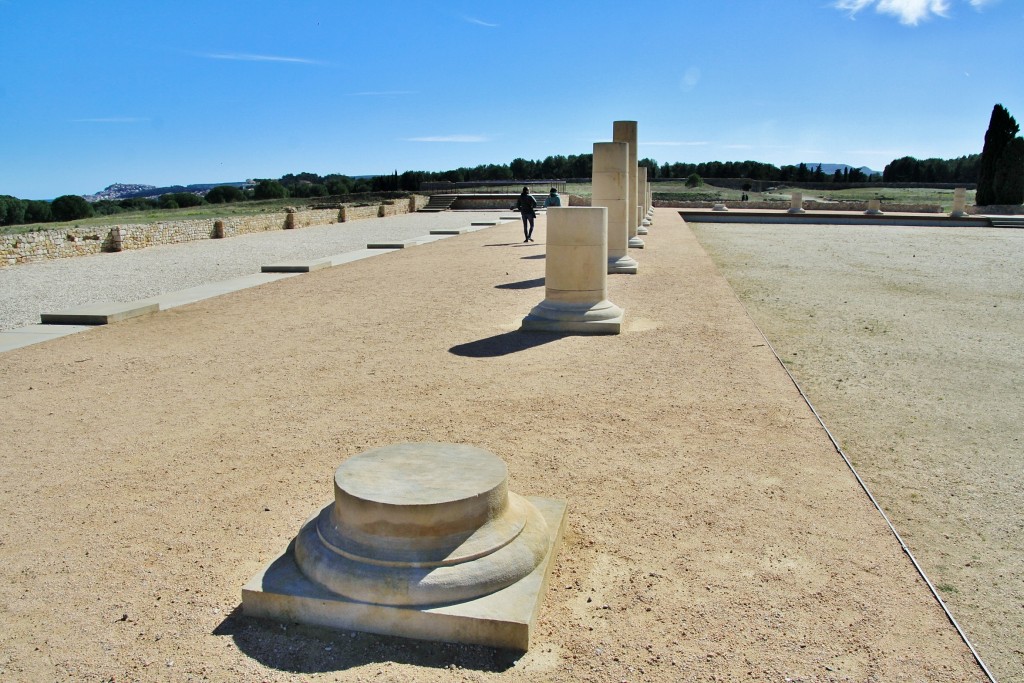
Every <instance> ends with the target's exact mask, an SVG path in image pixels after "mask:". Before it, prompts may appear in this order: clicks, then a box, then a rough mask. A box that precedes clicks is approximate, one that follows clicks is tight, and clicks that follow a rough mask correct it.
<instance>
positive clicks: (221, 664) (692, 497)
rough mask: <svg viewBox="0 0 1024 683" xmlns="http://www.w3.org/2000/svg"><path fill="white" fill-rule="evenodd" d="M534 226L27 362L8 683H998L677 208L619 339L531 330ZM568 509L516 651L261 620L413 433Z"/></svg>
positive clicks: (73, 339)
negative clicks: (283, 571)
mask: <svg viewBox="0 0 1024 683" xmlns="http://www.w3.org/2000/svg"><path fill="white" fill-rule="evenodd" d="M537 234H538V241H537V242H536V243H535V244H531V245H522V244H520V243H519V238H520V235H521V233H520V229H519V227H518V226H517V225H516V224H507V225H503V226H499V227H496V228H493V229H488V230H485V231H481V232H477V233H472V234H468V235H462V236H459V237H456V238H453V239H450V240H445V241H441V242H436V243H433V244H428V245H423V246H420V247H415V248H412V249H407V250H404V251H401V252H395V253H392V254H388V255H386V256H380V257H377V258H374V259H369V260H366V261H359V262H356V263H351V264H348V265H345V266H342V267H338V268H333V269H329V270H321V271H317V272H314V273H310V274H308V275H304V276H302V277H296V278H291V279H288V280H283V281H280V282H276V283H274V284H271V285H265V286H263V287H259V288H255V289H250V290H245V291H242V292H237V293H234V294H231V295H226V296H223V297H219V298H216V299H211V300H208V301H205V302H200V303H197V304H194V305H191V306H183V307H180V308H176V309H173V310H170V311H166V312H163V313H159V314H156V315H152V316H148V317H145V318H137V319H133V320H129V321H125V322H123V323H119V324H116V325H112V326H108V327H104V328H101V329H97V330H95V331H90V332H86V333H82V334H78V335H73V336H70V337H65V338H62V339H58V340H55V341H52V342H48V343H46V344H41V345H36V346H32V347H26V348H23V349H18V350H16V351H12V352H9V353H7V354H5V355H4V356H3V363H2V364H0V401H2V405H3V439H2V441H0V471H2V472H3V479H2V485H0V506H2V508H3V510H4V511H5V514H4V516H3V518H2V521H0V578H2V581H0V623H2V624H3V629H2V631H0V678H3V680H12V681H21V680H27V681H38V680H89V681H96V680H115V681H123V680H143V681H190V680H215V681H221V680H223V681H234V680H240V681H260V680H268V681H292V680H342V681H355V680H415V681H457V680H470V681H474V680H480V681H486V680H507V681H536V680H549V681H624V680H625V681H671V680H700V681H709V680H720V681H732V680H735V681H740V680H751V681H765V680H770V681H788V680H792V681H832V680H836V681H840V680H843V681H845V680H849V681H901V680H902V681H965V680H967V681H972V680H975V681H976V680H983V677H982V674H981V672H980V670H979V669H978V667H977V665H976V664H975V662H974V661H973V659H972V657H971V656H970V653H969V651H968V650H967V648H966V646H965V645H964V644H963V643H962V641H960V640H959V638H958V637H957V635H956V633H955V631H954V630H953V628H952V627H951V626H950V624H949V622H948V621H947V620H946V618H945V616H944V614H943V613H942V611H941V609H940V608H939V606H938V604H937V603H936V601H935V600H934V599H933V598H932V597H931V596H930V594H929V593H928V591H927V589H926V587H925V585H924V583H923V582H922V580H921V579H920V578H919V577H918V576H917V574H916V573H915V572H914V570H913V568H912V566H911V564H910V562H909V560H908V559H907V557H906V556H905V555H904V554H903V553H902V551H901V550H900V548H899V546H898V544H897V543H896V541H895V540H894V537H893V536H892V534H891V533H890V532H889V530H888V528H887V527H886V526H885V524H884V522H883V520H882V518H881V517H880V515H879V514H878V513H877V511H875V510H874V508H873V507H872V506H871V504H870V502H869V501H868V499H867V498H866V497H865V495H864V494H863V492H862V491H860V490H859V488H858V487H857V485H856V483H855V481H854V479H853V477H852V475H851V474H850V472H849V471H848V470H847V469H846V468H845V466H844V465H843V463H842V461H841V459H840V458H839V457H838V455H837V454H836V452H835V451H834V449H832V447H831V445H830V442H829V441H828V439H827V436H826V434H825V433H824V432H823V430H822V429H821V427H820V425H819V424H818V423H817V421H816V420H815V419H814V418H813V416H812V414H811V413H810V411H809V409H808V408H807V406H806V405H805V404H804V403H803V402H802V400H801V398H800V396H799V394H798V393H797V391H796V389H795V388H794V386H793V385H792V383H791V382H790V381H789V379H788V377H787V376H786V374H785V372H784V370H783V368H782V367H781V366H780V365H779V364H778V362H777V361H776V359H775V357H774V356H773V355H772V353H771V351H770V349H769V348H768V347H767V346H766V345H765V343H764V339H763V338H762V337H761V336H760V335H759V333H758V332H757V330H756V328H755V327H754V325H753V324H752V323H751V321H750V319H749V318H748V317H747V315H746V314H745V312H744V309H743V307H742V305H741V304H740V302H739V300H738V299H737V298H736V297H735V295H734V294H733V292H732V290H731V289H730V287H729V285H728V284H727V282H726V281H725V279H724V278H722V277H721V276H720V275H719V274H718V272H717V270H716V269H715V267H714V265H713V264H712V262H711V260H710V259H709V258H708V257H707V255H706V254H705V253H704V251H703V249H702V248H701V247H700V246H699V244H698V243H697V241H696V239H695V238H694V236H693V234H692V233H691V231H690V230H689V228H688V227H686V226H685V224H684V223H683V222H682V220H681V219H680V218H679V217H678V215H677V214H675V213H673V212H671V211H667V210H659V212H658V214H657V218H656V221H655V225H654V226H653V227H652V229H651V233H650V234H649V235H648V236H647V237H646V238H645V239H646V242H647V249H645V250H643V251H642V252H640V253H638V254H637V258H638V259H639V260H640V263H641V271H640V274H639V275H636V276H625V275H623V276H615V277H613V278H611V279H610V281H609V298H610V299H611V300H612V301H614V302H615V303H616V304H618V305H620V306H622V307H624V308H625V309H626V313H627V329H626V331H625V332H624V333H623V334H621V335H618V336H614V337H580V336H565V337H561V336H557V335H544V334H534V335H524V334H521V333H518V332H516V331H515V329H516V327H517V326H518V321H519V320H520V319H521V318H522V316H523V315H525V314H526V312H528V311H529V309H530V308H531V307H532V306H533V305H535V304H536V303H538V302H539V301H541V299H542V298H543V295H544V288H543V275H544V260H543V255H544V240H543V236H544V228H543V222H542V221H541V222H540V225H539V227H538V233H537ZM425 440H429V441H450V442H458V443H469V444H475V445H478V446H481V447H484V448H487V449H489V450H491V451H493V452H495V453H497V454H498V455H500V456H501V457H502V458H504V459H505V460H506V462H507V463H508V465H509V470H510V488H511V489H512V490H514V491H516V492H517V493H520V494H524V495H543V496H551V497H561V498H565V499H567V500H568V501H569V523H568V530H567V535H566V538H565V541H564V544H563V546H562V548H561V550H560V552H559V555H558V558H557V562H556V565H555V568H554V570H553V574H552V577H551V584H550V587H549V589H548V591H547V594H546V597H545V601H544V605H543V609H542V613H541V615H540V618H539V622H538V624H537V629H536V632H535V634H534V637H533V643H532V647H531V649H530V651H529V652H528V653H527V654H525V655H523V656H517V655H514V654H511V653H507V652H498V651H492V650H488V649H485V648H476V647H468V646H459V645H439V644H432V643H421V642H413V641H406V640H401V639H396V638H386V637H380V636H374V635H368V634H362V633H340V634H338V633H330V632H325V631H318V630H314V629H308V628H304V627H297V626H294V625H285V624H276V623H271V622H262V621H256V620H251V619H247V618H246V617H245V616H244V614H242V613H241V611H240V610H239V603H240V591H241V587H242V585H243V584H244V583H245V582H246V581H247V580H248V579H249V578H250V577H251V576H252V575H253V574H254V573H255V572H256V571H257V570H258V569H259V568H260V567H261V566H262V565H263V564H264V563H266V562H267V561H268V560H270V559H271V558H273V557H274V556H275V555H276V554H277V553H278V552H279V551H280V550H281V549H282V548H283V547H284V545H285V544H286V543H287V542H288V540H289V539H290V538H291V537H292V536H294V534H295V533H296V532H297V530H298V528H299V526H300V525H301V524H302V522H303V521H304V520H305V519H306V518H307V517H308V516H309V515H310V514H312V513H313V512H314V511H316V510H318V509H319V508H320V507H321V506H322V505H323V504H325V503H326V502H327V501H329V500H330V498H331V477H332V473H333V470H334V468H335V467H336V466H337V465H338V464H339V463H340V462H341V461H342V460H344V459H345V458H347V457H350V456H352V455H354V454H356V453H359V452H361V451H363V450H365V449H368V448H371V447H375V446H380V445H385V444H389V443H397V442H406V441H425Z"/></svg>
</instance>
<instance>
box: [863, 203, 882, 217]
mask: <svg viewBox="0 0 1024 683" xmlns="http://www.w3.org/2000/svg"><path fill="white" fill-rule="evenodd" d="M864 213H865V214H867V215H869V216H878V215H879V214H881V213H882V200H880V199H869V200H868V210H867V211H865V212H864Z"/></svg>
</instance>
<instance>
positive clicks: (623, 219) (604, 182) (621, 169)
mask: <svg viewBox="0 0 1024 683" xmlns="http://www.w3.org/2000/svg"><path fill="white" fill-rule="evenodd" d="M628 184H629V145H628V144H627V143H625V142H595V143H594V171H593V185H592V188H593V189H592V194H591V200H590V205H591V206H603V207H605V208H606V209H608V272H609V273H636V271H637V266H638V265H639V264H637V262H636V259H634V258H633V257H632V256H630V255H629V246H628V242H629V217H630V212H629V211H628V207H627V205H626V192H627V186H628Z"/></svg>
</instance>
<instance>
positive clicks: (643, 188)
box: [636, 166, 651, 235]
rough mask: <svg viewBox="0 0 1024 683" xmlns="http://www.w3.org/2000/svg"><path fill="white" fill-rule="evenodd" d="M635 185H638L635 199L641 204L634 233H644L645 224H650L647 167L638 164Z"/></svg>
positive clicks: (645, 229) (645, 230) (645, 232)
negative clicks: (637, 194)
mask: <svg viewBox="0 0 1024 683" xmlns="http://www.w3.org/2000/svg"><path fill="white" fill-rule="evenodd" d="M636 171H637V185H639V196H638V197H637V201H638V202H639V204H640V206H641V211H640V224H639V225H638V226H637V227H636V234H638V235H646V234H647V226H648V225H650V224H651V222H650V221H648V220H647V167H646V166H638V167H637V169H636Z"/></svg>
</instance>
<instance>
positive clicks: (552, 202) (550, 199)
mask: <svg viewBox="0 0 1024 683" xmlns="http://www.w3.org/2000/svg"><path fill="white" fill-rule="evenodd" d="M561 205H562V198H561V197H559V196H558V190H556V189H555V188H553V187H552V188H551V194H549V195H548V196H547V198H546V199H545V200H544V208H545V209H546V208H547V207H549V206H561Z"/></svg>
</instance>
